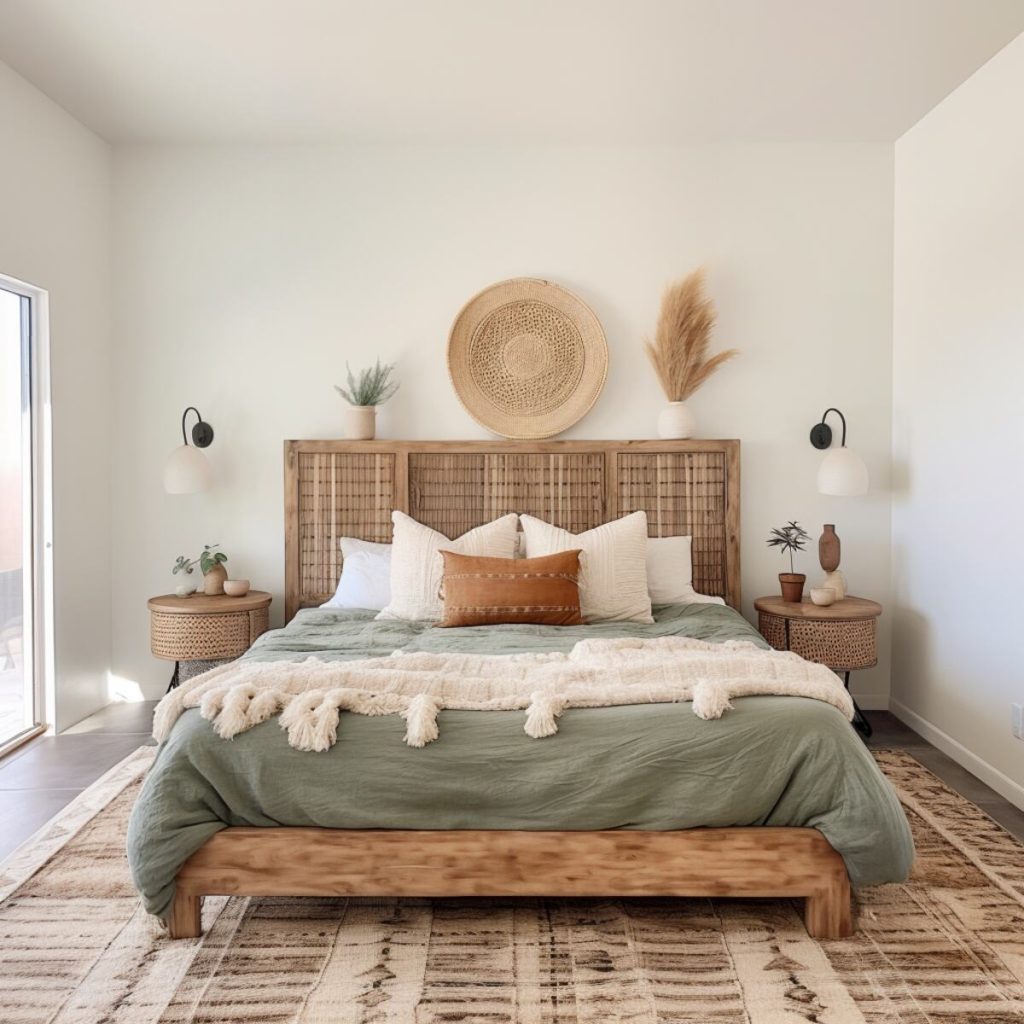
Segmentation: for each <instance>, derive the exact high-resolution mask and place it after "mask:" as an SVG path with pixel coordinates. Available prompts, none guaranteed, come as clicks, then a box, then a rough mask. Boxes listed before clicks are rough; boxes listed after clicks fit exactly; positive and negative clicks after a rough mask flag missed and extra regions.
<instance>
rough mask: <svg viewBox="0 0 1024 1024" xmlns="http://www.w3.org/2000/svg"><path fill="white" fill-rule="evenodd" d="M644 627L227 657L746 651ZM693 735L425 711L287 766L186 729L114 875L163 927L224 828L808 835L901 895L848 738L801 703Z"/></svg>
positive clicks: (894, 806) (690, 629) (299, 647)
mask: <svg viewBox="0 0 1024 1024" xmlns="http://www.w3.org/2000/svg"><path fill="white" fill-rule="evenodd" d="M655 620H656V621H655V622H654V624H653V625H642V624H637V623H605V624H601V625H593V626H569V627H565V626H559V627H556V626H528V625H509V626H488V627H474V628H458V629H439V628H434V627H433V626H432V625H431V624H430V623H426V622H405V621H394V620H391V621H377V620H375V619H374V618H373V613H372V612H365V611H338V610H328V609H309V610H306V611H302V612H300V613H299V614H298V615H297V616H296V618H295V619H294V620H293V621H292V622H291V623H290V624H289V625H288V626H287V627H286V628H285V629H281V630H276V631H274V632H271V633H267V634H265V635H264V636H262V637H261V638H260V639H259V640H258V641H257V642H256V644H255V645H254V647H253V648H252V650H250V651H249V652H248V654H246V655H245V657H246V658H247V659H253V660H257V661H296V660H302V659H304V658H306V657H308V656H309V655H315V656H316V657H318V658H322V659H325V660H351V659H353V658H366V657H374V656H379V655H387V654H390V653H391V652H392V651H395V650H399V649H400V650H403V651H467V652H476V653H490V654H513V653H520V652H526V651H569V650H571V649H572V647H573V645H574V644H575V643H576V642H577V641H578V640H581V639H583V638H585V637H608V638H611V637H619V636H637V637H645V638H650V637H658V636H692V637H697V638H698V639H702V640H710V641H713V642H723V641H725V640H730V639H747V640H753V641H754V642H755V643H758V644H759V645H760V646H766V645H765V643H764V641H763V640H762V639H761V637H760V635H759V634H758V633H757V632H756V631H755V630H754V629H753V628H752V627H751V626H750V624H749V623H748V622H747V621H746V620H745V619H743V618H742V616H740V615H739V614H737V613H736V612H735V611H733V610H732V609H730V608H726V607H723V606H721V605H708V604H698V605H685V606H669V607H665V608H656V609H655ZM734 705H735V706H734V708H733V710H731V711H727V712H726V713H725V715H723V717H722V718H720V719H716V720H713V721H703V720H701V719H699V718H697V717H696V716H695V715H694V714H693V711H692V708H691V706H690V704H689V703H682V704H641V705H627V706H622V707H607V708H574V709H569V710H567V711H565V712H564V713H563V715H562V717H561V719H560V720H559V729H558V732H557V734H555V735H554V736H550V737H547V738H545V739H531V738H530V737H529V736H527V735H526V734H525V733H524V732H523V728H522V725H523V716H522V712H521V711H449V710H445V711H441V712H440V713H439V716H438V724H439V727H440V733H441V735H440V739H438V740H437V741H435V742H434V743H431V744H429V745H427V746H426V747H424V748H422V749H416V748H413V747H409V746H407V745H406V744H405V743H404V742H403V740H402V737H403V735H404V732H405V722H404V720H403V719H401V718H400V717H398V716H397V715H394V716H385V717H379V718H373V717H367V716H364V715H342V716H341V722H340V725H339V729H338V740H337V742H336V743H335V744H334V746H332V747H331V748H330V749H329V750H327V751H325V752H323V753H306V752H302V751H299V750H296V749H295V748H294V747H291V746H289V744H288V739H287V735H286V734H285V733H284V732H283V731H282V730H281V728H280V727H279V725H278V720H277V718H272V719H270V720H269V721H267V722H264V723H263V724H261V725H258V726H256V727H255V728H252V729H250V730H248V731H247V732H243V733H241V734H239V735H238V736H236V737H235V738H234V739H233V740H222V739H220V738H219V737H218V736H217V735H216V734H215V733H214V731H213V729H212V727H211V725H210V723H209V722H207V721H205V720H204V719H203V718H201V717H200V714H199V712H198V710H195V709H193V710H190V711H187V712H185V713H184V714H183V715H182V716H181V718H179V720H178V721H177V723H176V724H175V726H174V729H173V731H172V732H171V735H170V737H169V738H168V739H167V741H166V742H165V743H164V744H163V745H162V746H161V748H160V750H159V751H158V753H157V757H156V761H155V763H154V765H153V768H152V770H151V771H150V774H149V776H148V778H147V780H146V783H145V785H144V787H143V790H142V793H141V795H140V797H139V800H138V802H137V804H136V806H135V808H134V810H133V812H132V817H131V822H130V825H129V833H128V858H129V861H130V864H131V869H132V875H133V877H134V879H135V884H136V886H137V887H138V889H139V891H140V892H141V894H142V897H143V900H144V902H145V906H146V908H147V909H148V910H149V911H150V912H151V913H153V914H156V915H158V916H164V915H166V913H167V911H168V908H169V906H170V902H171V899H172V897H173V894H174V877H175V875H176V874H177V872H178V869H179V868H180V867H181V865H182V864H183V863H184V861H185V860H186V859H187V858H188V857H189V856H190V855H191V854H192V853H193V852H194V851H195V850H197V849H198V848H199V847H200V846H202V845H203V843H205V842H206V840H207V839H209V838H210V836H212V835H213V834H214V833H216V832H218V831H219V830H220V829H222V828H226V827H227V826H230V825H255V826H276V825H307V826H310V825H311V826H321V827H324V828H359V829H365V828H401V829H437V828H449V829H460V828H474V829H609V828H631V829H651V830H658V831H661V830H671V829H682V828H694V827H697V826H739V825H795V826H808V827H813V828H817V829H820V830H821V832H822V833H823V834H824V835H825V837H826V838H827V839H828V840H829V842H830V843H831V844H832V846H833V847H835V849H836V850H838V852H839V853H840V854H841V855H842V857H843V859H844V860H845V861H846V866H847V869H848V871H849V873H850V878H851V879H852V881H853V883H854V884H855V885H872V884H877V883H881V882H895V881H901V880H902V879H904V878H906V876H907V874H908V872H909V870H910V865H911V862H912V860H913V843H912V841H911V837H910V830H909V827H908V825H907V821H906V818H905V816H904V814H903V811H902V809H901V808H900V805H899V803H898V801H897V799H896V796H895V794H894V792H893V791H892V788H891V787H890V786H889V784H888V782H887V781H886V780H885V778H884V777H883V776H882V774H881V772H880V771H879V769H878V767H877V766H876V765H875V762H874V760H873V759H872V758H871V756H870V754H869V753H868V752H867V750H866V749H865V748H864V746H863V744H862V743H861V741H860V739H859V738H858V737H857V735H856V733H855V732H854V731H853V729H852V728H851V727H850V724H849V722H847V721H846V719H845V718H844V717H843V715H842V714H841V713H840V712H839V711H837V710H836V709H835V708H833V707H831V706H830V705H828V704H825V703H822V702H821V701H816V700H811V699H807V698H803V697H741V698H737V699H735V700H734Z"/></svg>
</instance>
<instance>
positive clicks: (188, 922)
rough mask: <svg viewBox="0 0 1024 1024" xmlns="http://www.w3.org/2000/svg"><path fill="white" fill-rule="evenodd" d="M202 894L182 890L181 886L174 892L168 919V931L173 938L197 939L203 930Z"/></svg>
mask: <svg viewBox="0 0 1024 1024" xmlns="http://www.w3.org/2000/svg"><path fill="white" fill-rule="evenodd" d="M202 909H203V898H202V896H193V895H192V894H191V893H187V892H182V890H181V887H180V886H179V887H178V889H177V890H176V891H175V893H174V902H173V903H172V904H171V916H170V917H169V918H168V920H167V931H168V934H169V935H170V937H171V938H172V939H195V938H197V937H198V936H200V935H201V934H202V932H203V927H202V922H201V912H202Z"/></svg>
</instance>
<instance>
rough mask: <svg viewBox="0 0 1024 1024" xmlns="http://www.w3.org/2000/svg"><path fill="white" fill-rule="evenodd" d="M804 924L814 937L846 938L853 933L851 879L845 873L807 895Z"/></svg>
mask: <svg viewBox="0 0 1024 1024" xmlns="http://www.w3.org/2000/svg"><path fill="white" fill-rule="evenodd" d="M804 924H805V925H806V927H807V933H808V934H809V935H810V936H811V938H812V939H845V938H847V936H850V935H852V934H853V912H852V909H851V907H850V880H849V879H848V878H847V877H846V875H845V873H844V874H843V876H842V878H838V877H837V878H835V879H833V880H832V881H831V882H830V883H829V885H828V887H827V888H825V889H822V890H821V891H820V892H816V893H814V894H813V895H811V896H808V897H807V900H806V902H805V904H804Z"/></svg>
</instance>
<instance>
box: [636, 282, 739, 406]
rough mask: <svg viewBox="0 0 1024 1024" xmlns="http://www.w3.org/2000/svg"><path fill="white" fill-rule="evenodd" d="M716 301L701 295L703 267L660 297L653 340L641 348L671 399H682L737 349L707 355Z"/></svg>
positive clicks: (688, 395)
mask: <svg viewBox="0 0 1024 1024" xmlns="http://www.w3.org/2000/svg"><path fill="white" fill-rule="evenodd" d="M716 316H717V314H716V312H715V304H714V303H713V302H712V301H711V299H709V298H708V297H707V296H706V295H705V294H704V270H703V268H701V269H700V270H695V271H694V272H693V273H692V274H690V275H689V276H687V277H684V278H683V280H682V281H680V282H678V283H677V284H673V285H669V287H668V288H666V289H665V295H664V297H663V298H662V300H661V314H660V315H659V316H658V326H657V328H656V329H655V332H654V341H653V342H650V341H647V342H645V343H644V347H645V348H646V349H647V355H648V357H649V358H650V360H651V365H653V367H654V372H655V373H657V375H658V380H659V381H661V386H662V388H663V389H664V391H665V397H666V398H668V400H669V401H670V402H685V401H686V399H687V398H689V397H690V395H692V394H693V393H694V391H696V390H697V388H699V387H700V386H701V385H702V384H703V383H704V382H705V381H706V380H707V379H708V377H710V376H711V374H713V373H714V372H715V370H717V369H718V368H719V367H720V366H721V365H722V364H723V363H726V362H728V361H729V360H730V359H732V358H733V356H737V355H739V352H738V350H737V349H734V348H730V349H727V350H726V351H725V352H719V353H718V354H717V355H714V356H712V357H711V358H710V359H709V358H708V343H709V341H710V340H711V332H712V330H713V329H714V326H715V319H716Z"/></svg>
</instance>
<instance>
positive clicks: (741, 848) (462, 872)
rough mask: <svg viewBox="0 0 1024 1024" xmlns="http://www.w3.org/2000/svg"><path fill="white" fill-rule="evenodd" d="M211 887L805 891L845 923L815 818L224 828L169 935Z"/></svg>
mask: <svg viewBox="0 0 1024 1024" xmlns="http://www.w3.org/2000/svg"><path fill="white" fill-rule="evenodd" d="M212 895H221V896H393V897H399V896H421V897H431V896H434V897H450V896H570V897H576V896H624V897H628V896H739V897H748V898H749V897H803V898H804V899H805V900H806V904H805V911H804V922H805V924H806V926H807V931H808V932H809V933H810V934H811V935H812V936H814V937H815V938H840V937H843V936H846V935H850V934H851V933H852V930H853V926H852V917H851V911H850V883H849V879H848V878H847V874H846V867H845V865H844V864H843V860H842V858H841V857H840V856H839V854H838V853H836V851H835V850H833V849H832V847H831V846H830V845H829V843H828V840H826V839H825V837H824V836H823V835H822V834H821V833H820V832H818V831H817V830H816V829H812V828H771V827H761V828H708V829H703V828H702V829H687V830H683V831H678V832H638V831H629V830H615V831H606V832H512V831H400V830H395V831H355V830H353V831H349V830H344V829H320V828H228V829H225V830H224V831H223V832H219V833H218V834H217V835H215V836H213V838H211V839H210V840H209V841H208V842H207V843H206V844H205V845H204V846H203V847H202V848H201V849H199V850H197V851H196V852H195V853H194V854H193V855H192V856H191V857H190V858H189V859H188V860H187V861H186V862H185V864H184V866H183V867H182V869H181V871H180V872H179V873H178V877H177V890H176V894H175V897H174V904H173V906H172V910H171V916H170V921H169V928H170V934H171V937H172V938H187V937H193V936H197V935H199V934H200V932H201V924H200V910H201V906H202V897H203V896H212Z"/></svg>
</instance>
